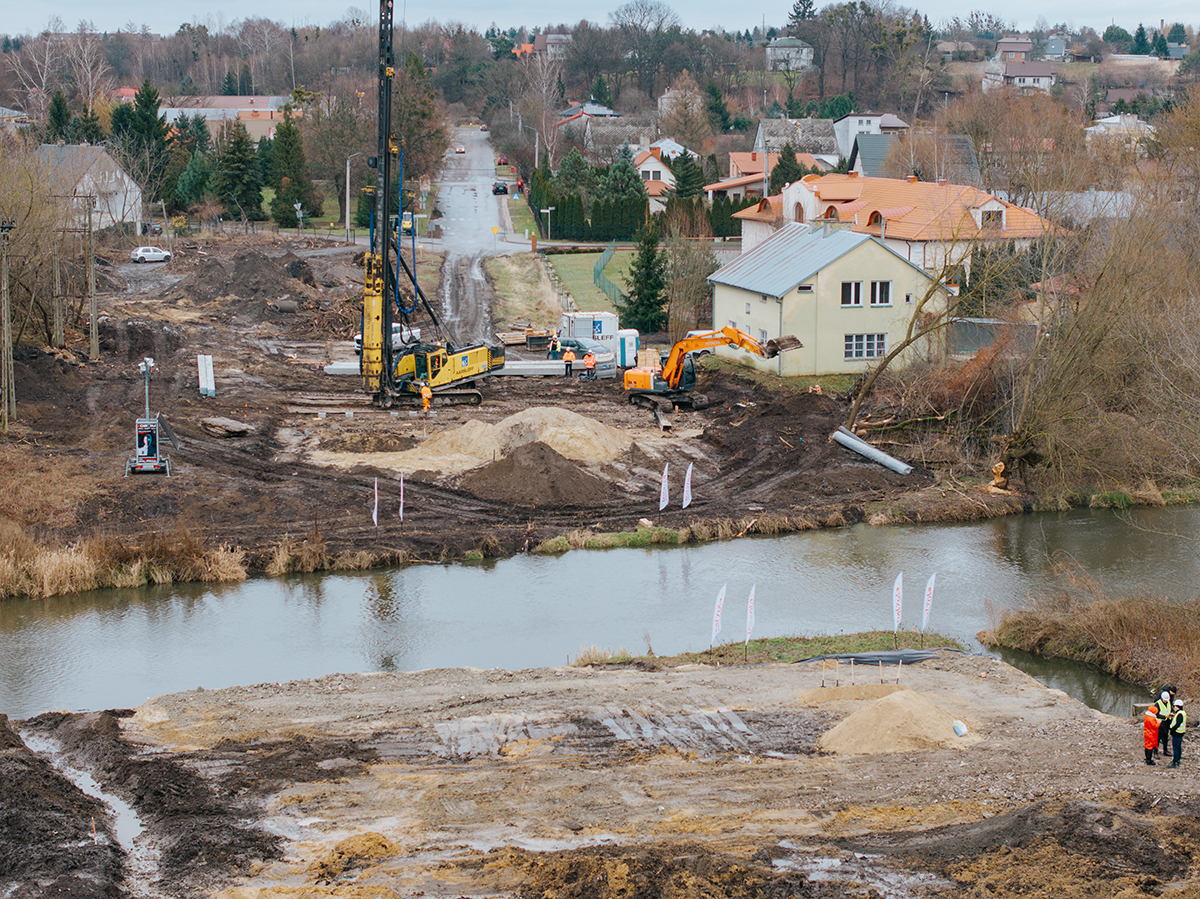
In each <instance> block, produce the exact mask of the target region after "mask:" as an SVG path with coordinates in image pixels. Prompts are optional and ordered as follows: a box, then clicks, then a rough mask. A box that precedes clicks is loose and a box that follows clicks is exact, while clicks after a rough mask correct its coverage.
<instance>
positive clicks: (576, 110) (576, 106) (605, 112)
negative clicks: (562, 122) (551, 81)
mask: <svg viewBox="0 0 1200 899" xmlns="http://www.w3.org/2000/svg"><path fill="white" fill-rule="evenodd" d="M581 115H585V116H592V117H593V118H606V117H607V118H615V117H619V116H620V115H621V114H620V113H619V112H617V111H616V110H615V109H610V108H609V107H607V106H605V105H604V104H603V103H597V102H596V101H595V99H594V98H591V97H589V98H588V99H587V100H584V101H583V102H582V103H573V104H571V105H570V106H568V107H567V108H566V109H564V110H563V111H562V112H560V113H559V114H558V117H559V118H560V119H572V118H575V117H576V116H581Z"/></svg>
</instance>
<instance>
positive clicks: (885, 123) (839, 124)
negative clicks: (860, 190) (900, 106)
mask: <svg viewBox="0 0 1200 899" xmlns="http://www.w3.org/2000/svg"><path fill="white" fill-rule="evenodd" d="M907 130H908V123H907V122H903V121H901V120H900V119H899V118H897V117H896V116H894V115H892V114H891V113H890V112H889V113H882V114H881V113H877V112H852V113H850V114H849V115H844V116H842V117H841V118H840V119H838V120H837V121H835V122H834V123H833V133H834V135H835V136H836V138H837V151H838V155H839V156H841V157H842V158H844V159H846V158H849V156H850V151H851V150H852V149H853V148H854V139H855V138H856V137H858V135H860V134H897V133H899V132H902V131H907Z"/></svg>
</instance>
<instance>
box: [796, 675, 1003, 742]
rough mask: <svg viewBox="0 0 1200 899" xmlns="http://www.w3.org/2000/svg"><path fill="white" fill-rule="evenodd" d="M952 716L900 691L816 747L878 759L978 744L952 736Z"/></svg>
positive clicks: (868, 708)
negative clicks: (875, 756)
mask: <svg viewBox="0 0 1200 899" xmlns="http://www.w3.org/2000/svg"><path fill="white" fill-rule="evenodd" d="M954 720H955V719H954V716H953V715H951V714H950V713H949V712H947V711H946V710H945V709H943V708H941V707H939V706H938V705H936V704H934V703H933V702H932V701H931V700H930V699H929V698H928V697H927V696H925V695H924V694H923V693H917V692H916V691H914V690H899V691H897V692H895V693H892V694H891V695H889V696H885V697H883V698H882V699H876V700H874V701H872V702H870V703H868V704H867V705H865V706H863V707H862V708H861V709H859V710H858V711H857V712H855V713H854V714H853V715H851V716H850V717H849V718H847V719H846V720H845V721H843V722H842V723H841V724H839V725H837V726H836V727H834V728H832V729H831V730H829V731H827V732H826V733H825V734H824V735H823V736H822V737H821V738H820V739H819V740H818V741H817V747H818V748H819V749H823V750H824V751H826V752H836V753H837V754H838V755H877V754H879V753H883V752H910V751H912V750H915V749H963V748H966V747H968V746H972V745H974V744H975V743H978V742H979V739H980V738H979V737H978V736H975V735H974V734H970V733H968V734H967V735H966V736H965V737H960V736H958V735H957V734H956V733H954Z"/></svg>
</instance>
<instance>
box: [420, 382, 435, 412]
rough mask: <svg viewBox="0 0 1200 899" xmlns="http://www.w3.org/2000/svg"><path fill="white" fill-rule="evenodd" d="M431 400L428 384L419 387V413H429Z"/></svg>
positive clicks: (431, 394)
mask: <svg viewBox="0 0 1200 899" xmlns="http://www.w3.org/2000/svg"><path fill="white" fill-rule="evenodd" d="M432 399H433V391H432V390H430V389H429V385H428V384H422V385H421V411H422V412H428V411H429V401H430V400H432Z"/></svg>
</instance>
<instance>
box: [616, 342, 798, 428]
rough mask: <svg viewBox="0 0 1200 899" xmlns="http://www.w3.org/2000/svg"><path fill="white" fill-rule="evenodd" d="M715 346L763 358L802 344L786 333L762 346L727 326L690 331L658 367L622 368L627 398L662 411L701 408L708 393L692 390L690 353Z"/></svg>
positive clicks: (773, 356)
mask: <svg viewBox="0 0 1200 899" xmlns="http://www.w3.org/2000/svg"><path fill="white" fill-rule="evenodd" d="M719 346H734V347H739V348H741V349H743V350H748V351H749V352H751V353H754V354H755V355H758V356H762V357H763V358H764V359H773V358H775V357H776V356H778V355H779V354H780V353H782V352H784V351H786V350H798V349H801V348H802V347H803V346H804V344H802V343H801V342H800V341H799V340H797V339H796V338H795V337H791V336H788V337H776V338H774V339H773V340H768V341H767V343H766V345H765V346H764V345H763V344H761V343H759V342H758V341H757V340H755V339H754V338H753V337H751V336H750V335H749V334H747V333H746V332H745V331H739V330H738V329H737V328H731V327H725V328H721V329H720V330H719V331H698V332H697V331H692V332H689V334H688V336H687V337H684V338H683V339H682V340H680V341H679V342H677V343H676V344H675V345H674V346H672V347H671V351H670V352H669V353H667V354H666V355H665V357H664V358H663V361H662V366H661V367H655V368H652V367H648V366H642V367H638V368H631V369H628V370H627V371H626V372H625V390H626V392H627V395H628V397H629V402H631V403H633V404H634V405H638V406H645V407H647V408H649V409H656V408H663V409H664V411H670V409H671V408H673V407H675V406H685V407H690V408H692V409H703V408H704V407H705V406H707V405H708V397H706V396H705V395H704V394H702V393H693V392H692V388H693V387H695V386H696V365H695V363H694V362H693V361H692V355H693V354H694V353H696V352H698V351H700V350H705V349H711V348H713V347H719Z"/></svg>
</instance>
